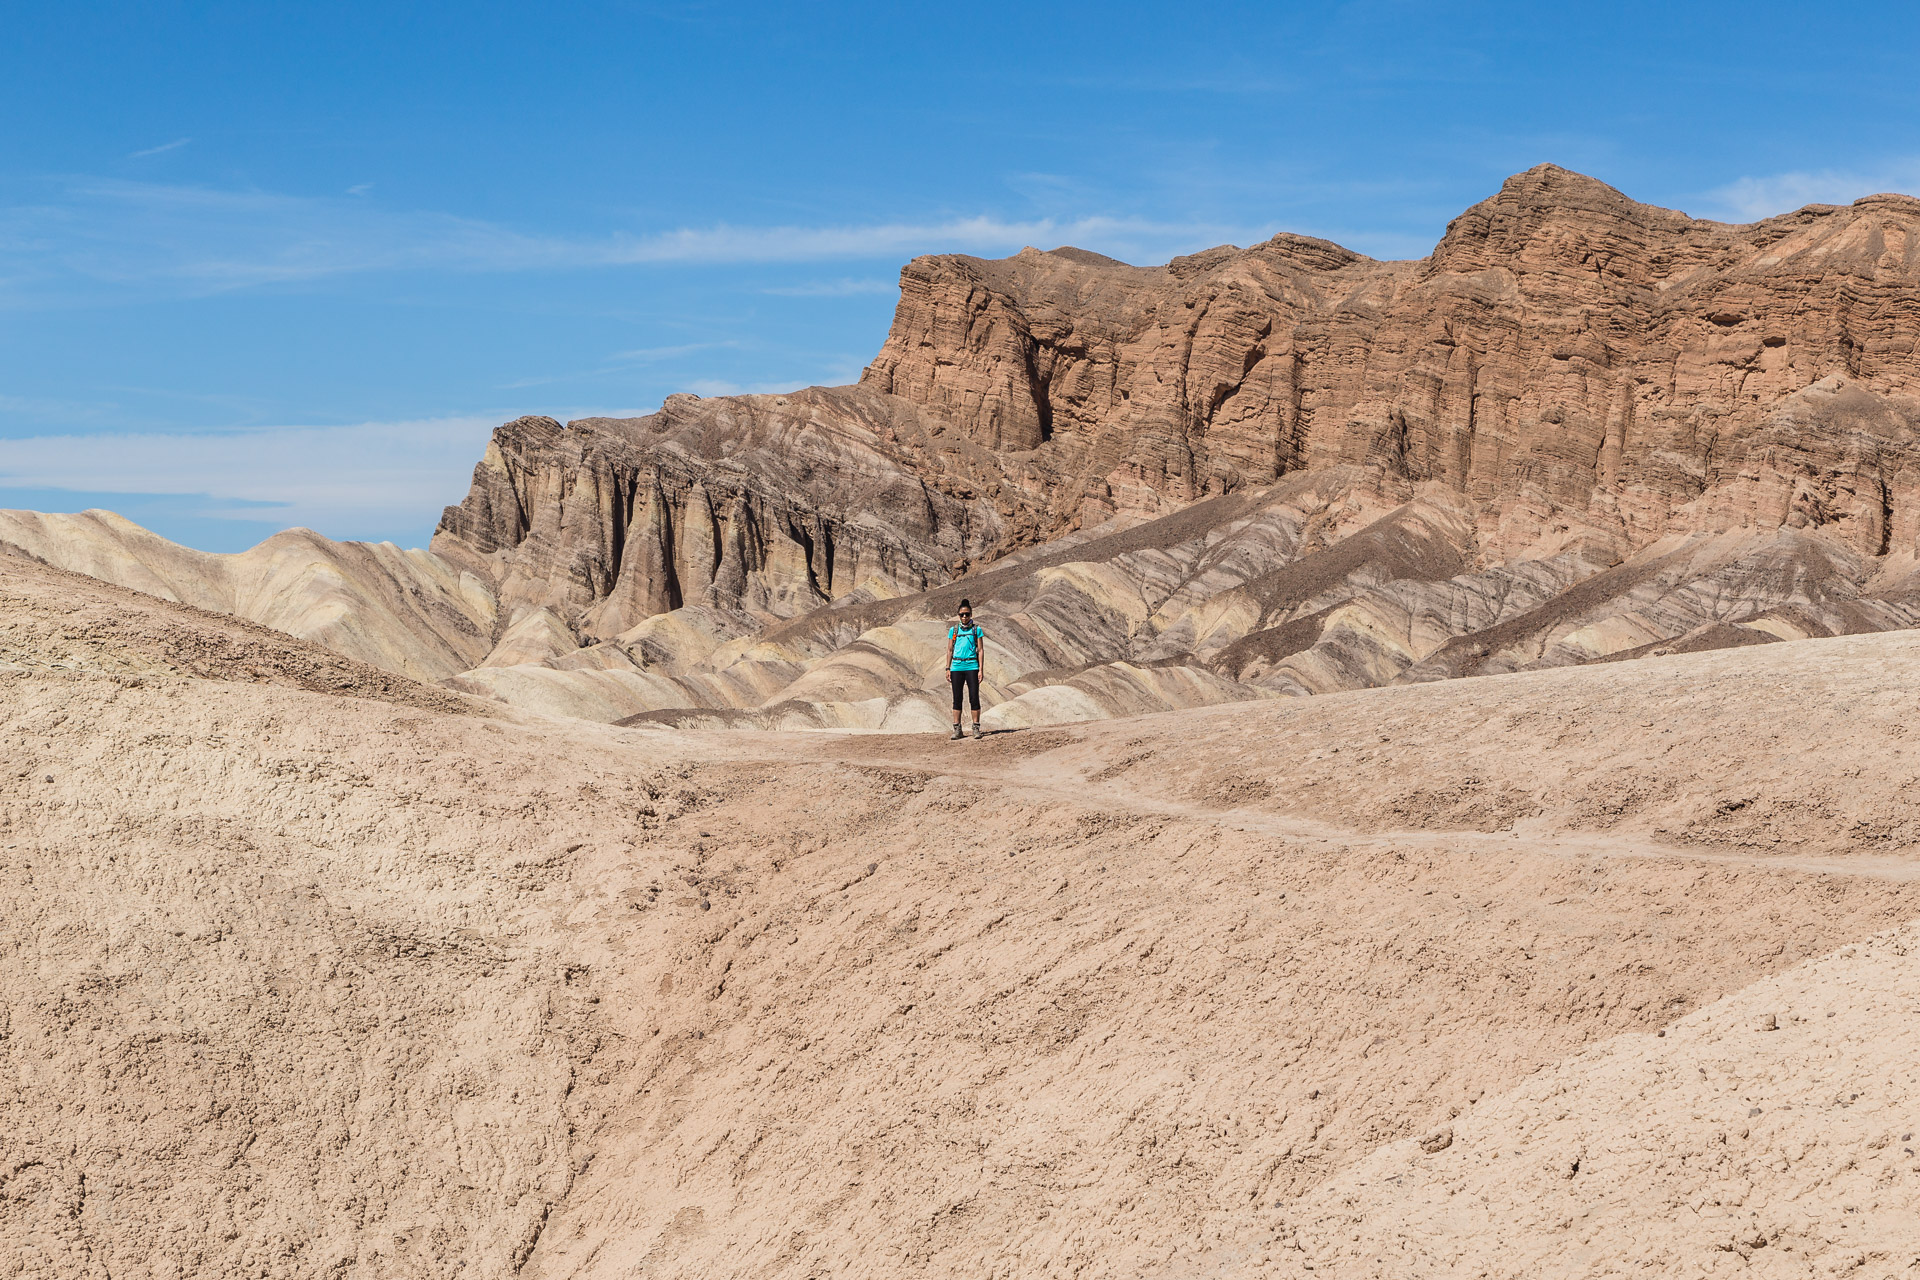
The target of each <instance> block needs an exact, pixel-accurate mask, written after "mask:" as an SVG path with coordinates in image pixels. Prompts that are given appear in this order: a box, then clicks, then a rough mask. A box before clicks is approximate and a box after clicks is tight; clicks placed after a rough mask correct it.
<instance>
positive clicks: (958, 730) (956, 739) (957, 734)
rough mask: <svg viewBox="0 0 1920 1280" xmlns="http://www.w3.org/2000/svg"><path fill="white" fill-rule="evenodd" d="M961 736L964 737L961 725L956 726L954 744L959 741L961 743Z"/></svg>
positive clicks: (954, 728)
mask: <svg viewBox="0 0 1920 1280" xmlns="http://www.w3.org/2000/svg"><path fill="white" fill-rule="evenodd" d="M961 736H962V735H961V733H960V726H959V725H955V726H953V739H952V740H953V741H954V742H958V741H960V738H961Z"/></svg>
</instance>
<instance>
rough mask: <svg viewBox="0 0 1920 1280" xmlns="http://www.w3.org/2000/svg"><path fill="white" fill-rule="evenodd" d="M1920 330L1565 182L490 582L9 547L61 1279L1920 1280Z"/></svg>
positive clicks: (603, 452) (651, 422)
mask: <svg viewBox="0 0 1920 1280" xmlns="http://www.w3.org/2000/svg"><path fill="white" fill-rule="evenodd" d="M1916 341H1920V201H1916V200H1913V199H1910V198H1908V197H1904V196H1875V197H1869V198H1868V199H1865V200H1861V201H1858V202H1856V203H1855V204H1853V205H1850V206H1839V207H1830V206H1813V207H1809V208H1807V209H1803V210H1801V211H1799V212H1797V213H1794V214H1789V215H1785V216H1783V217H1779V218H1773V219H1769V220H1767V221H1764V222H1759V223H1753V224H1749V225H1743V226H1734V225H1727V224H1721V223H1711V222H1702V221H1698V220H1694V219H1690V218H1688V217H1687V216H1685V215H1684V214H1680V213H1677V212H1674V211H1670V210H1663V209H1656V208H1651V207H1648V206H1644V205H1639V204H1636V203H1634V202H1632V201H1630V200H1628V199H1627V198H1625V197H1624V196H1622V195H1620V194H1619V193H1618V192H1615V191H1613V190H1611V189H1610V188H1607V187H1605V186H1603V185H1601V184H1599V183H1597V182H1594V181H1592V180H1590V179H1587V178H1583V177H1581V176H1579V175H1576V174H1571V173H1568V172H1566V171H1564V170H1560V169H1556V168H1553V167H1551V166H1543V167H1542V168H1539V169H1535V170H1530V171H1529V172H1527V173H1524V174H1521V175H1518V176H1516V177H1514V178H1512V179H1510V180H1509V181H1508V182H1507V183H1506V184H1505V186H1504V187H1503V188H1502V189H1501V190H1500V192H1499V193H1497V194H1496V195H1494V196H1492V197H1491V198H1489V199H1488V200H1486V201H1484V202H1482V203H1481V204H1479V205H1476V206H1474V207H1473V208H1472V209H1469V210H1468V211H1466V212H1465V213H1463V214H1462V215H1461V216H1460V217H1459V218H1457V219H1455V220H1454V222H1453V223H1452V224H1451V225H1450V226H1449V228H1448V230H1447V233H1446V236H1445V238H1444V239H1443V240H1442V241H1441V243H1440V244H1439V245H1438V246H1437V247H1436V249H1435V250H1434V252H1433V253H1432V254H1431V255H1429V256H1428V257H1427V258H1425V259H1422V260H1420V261H1418V262H1377V261H1373V260H1371V259H1367V258H1364V257H1362V256H1360V255H1357V254H1353V253H1350V252H1348V251H1346V250H1344V249H1341V248H1339V247H1338V246H1336V245H1332V244H1328V243H1326V242H1322V241H1313V240H1306V239H1303V238H1299V237H1292V236H1281V237H1277V238H1275V239H1274V240H1272V241H1269V242H1267V243H1265V244H1261V245H1256V246H1253V247H1252V248H1247V249H1239V248H1232V247H1227V248H1222V249H1216V250H1211V251H1208V252H1206V253H1202V254H1197V255H1194V256H1192V257H1189V258H1183V259H1177V260H1175V261H1174V262H1172V263H1169V264H1167V265H1165V266H1159V267H1137V266H1129V265H1127V264H1124V263H1119V262H1115V261H1113V260H1111V259H1108V258H1103V257H1101V256H1099V255H1097V254H1092V253H1087V252H1085V251H1082V250H1078V249H1070V248H1062V249H1055V250H1051V251H1046V252H1042V251H1039V250H1031V249H1030V250H1026V251H1023V252H1022V253H1020V254H1018V255H1016V256H1014V257H1012V258H1009V259H1006V260H1003V261H997V262H995V261H985V260H980V259H974V258H965V257H951V256H949V257H934V258H922V259H917V260H915V261H914V262H912V263H910V264H909V265H908V266H907V267H906V269H905V270H904V271H903V272H902V276H901V298H900V302H899V306H898V309H897V311H896V315H895V319H894V323H893V327H892V330H891V332H890V333H889V334H888V336H887V338H886V340H885V343H884V345H883V346H882V348H881V350H880V353H879V355H878V356H877V357H876V359H875V360H874V362H873V363H872V364H871V365H870V366H869V368H868V369H867V371H866V373H865V375H864V376H863V378H862V380H861V382H860V383H859V385H857V386H853V387H840V388H811V389H808V390H806V391H801V392H795V393H792V394H790V395H784V396H743V397H724V398H716V399H706V400H702V399H698V398H695V397H691V396H676V397H673V398H671V399H670V400H669V401H668V402H667V404H666V405H665V406H664V407H663V408H662V409H661V410H660V412H659V413H657V414H653V415H650V416H648V417H646V418H640V419H632V420H613V419H589V420H583V421H579V422H574V423H570V424H567V425H566V426H562V425H561V424H559V423H557V422H554V421H552V420H550V419H545V418H522V419H520V420H518V421H516V422H512V423H509V424H507V425H505V426H503V427H501V428H500V429H499V430H498V431H497V432H496V433H495V436H494V439H493V441H492V443H491V444H490V445H489V447H488V448H487V450H486V454H485V456H484V457H483V458H482V460H481V461H480V463H479V465H478V467H477V468H476V470H475V473H474V480H473V487H472V491H471V493H470V494H469V496H468V498H467V499H466V500H465V501H464V502H463V503H462V504H461V505H459V506H457V507H452V508H449V509H448V510H447V512H446V513H445V515H444V516H443V518H442V520H441V523H440V528H439V532H438V533H437V534H436V536H435V538H434V540H433V544H432V547H431V548H430V549H426V550H401V549H399V548H396V547H393V546H391V545H389V544H379V545H371V544H360V543H336V542H331V541H329V540H327V539H325V538H323V537H320V536H319V535H317V534H314V533H311V532H309V531H306V530H292V531H288V532H286V533H282V534H279V535H277V536H275V537H274V538H271V539H269V540H268V541H267V542H265V543H262V544H261V545H260V546H258V547H255V548H254V549H252V550H251V551H248V552H245V553H242V554H239V555H211V554H207V553H202V552H198V551H193V550H191V549H188V548H184V547H180V546H177V545H175V544H173V543H170V542H168V541H166V540H164V539H162V538H160V537H157V536H156V535H154V534H151V533H149V532H147V531H145V530H142V529H140V528H138V527H137V526H134V525H132V524H130V523H129V522H127V521H125V520H123V519H121V518H119V517H118V516H114V515H112V514H111V513H107V512H88V513H85V514H82V515H45V514H39V513H33V512H0V781H4V784H5V785H3V786H0V926H3V927H0V1275H8V1276H25V1277H36V1278H39V1277H69V1276H87V1277H115V1278H118V1277H129V1278H134V1277H138V1278H142V1280H160V1278H162V1277H166V1278H169V1280H171V1278H180V1277H201V1276H209V1277H223V1278H225V1277H233V1278H235V1280H238V1278H239V1277H288V1278H291V1277H308V1276H328V1277H351V1278H354V1280H360V1278H363V1277H364V1278H373V1277H381V1278H384V1277H421V1276H446V1277H453V1276H463V1277H511V1276H520V1277H545V1278H549V1280H557V1278H558V1277H563V1276H564V1277H581V1278H585V1277H608V1278H609V1280H611V1278H614V1277H620V1278H622V1280H625V1278H630V1277H696V1276H697V1277H765V1278H766V1280H803V1278H811V1277H819V1276H827V1275H846V1276H876V1277H878V1276H886V1277H897V1276H929V1277H961V1276H965V1277H1007V1278H1009V1280H1012V1278H1016V1277H1017V1278H1020V1280H1025V1278H1026V1277H1063V1278H1064V1277H1076V1278H1078V1280H1096V1278H1105V1277H1113V1278H1115V1280H1120V1278H1128V1280H1131V1278H1133V1277H1164V1278H1167V1280H1172V1278H1174V1277H1214V1276H1220V1277H1225V1276H1298V1277H1306V1276H1309V1275H1311V1276H1314V1277H1327V1276H1332V1277H1354V1278H1359V1277H1376V1278H1379V1280H1388V1278H1393V1280H1401V1278H1424V1277H1433V1278H1435V1280H1439V1278H1441V1277H1448V1278H1452V1277H1462V1278H1464V1277H1501V1278H1512V1280H1521V1278H1522V1277H1525V1278H1527V1280H1535V1278H1537V1277H1552V1278H1561V1277H1566V1278H1573V1277H1582V1278H1584V1277H1602V1276H1630V1275H1631V1276H1640V1275H1660V1276H1733V1275H1751V1276H1760V1277H1828V1276H1835V1275H1842V1276H1855V1277H1896V1276H1911V1275H1915V1274H1920V1157H1916V1155H1915V1152H1916V1150H1920V1146H1917V1145H1916V1137H1915V1135H1916V1133H1920V1065H1916V1064H1920V951H1917V950H1916V948H1920V933H1916V930H1917V929H1920V855H1917V854H1916V849H1917V848H1920V804H1917V803H1916V785H1920V784H1916V783H1915V781H1914V778H1915V771H1914V765H1915V764H1916V763H1920V730H1916V729H1915V728H1914V715H1913V709H1914V706H1915V699H1916V694H1915V692H1914V691H1915V690H1916V689H1920V634H1916V633H1915V631H1913V630H1912V629H1911V628H1912V627H1913V625H1914V623H1915V622H1916V620H1920V578H1917V577H1916V570H1917V569H1920V564H1916V556H1917V554H1920V436H1917V435H1916V429H1917V428H1920V399H1916V395H1920V388H1917V387H1915V386H1914V385H1912V383H1913V382H1914V379H1915V377H1916V370H1920V364H1916V363H1915V360H1914V348H1915V343H1916ZM962 596H966V597H969V598H970V599H971V600H972V601H973V603H974V605H975V607H976V610H977V612H978V615H979V616H980V618H981V621H982V622H983V624H984V625H985V627H986V630H987V645H986V679H985V685H986V693H987V699H988V710H987V712H986V714H985V717H984V723H985V725H986V727H987V728H988V729H989V730H990V732H989V733H988V734H987V736H986V737H985V738H984V739H982V740H980V741H970V742H965V743H952V742H948V741H947V740H946V736H945V733H944V729H945V725H946V718H947V711H946V692H947V691H946V675H945V670H944V655H945V636H946V626H947V623H948V620H949V619H950V617H951V616H952V613H953V609H954V606H955V605H956V604H957V602H958V601H959V600H960V598H961V597H962ZM1459 677H1475V678H1459ZM747 730H751V731H750V732H749V731H747ZM819 730H834V731H835V732H819ZM849 731H852V732H849Z"/></svg>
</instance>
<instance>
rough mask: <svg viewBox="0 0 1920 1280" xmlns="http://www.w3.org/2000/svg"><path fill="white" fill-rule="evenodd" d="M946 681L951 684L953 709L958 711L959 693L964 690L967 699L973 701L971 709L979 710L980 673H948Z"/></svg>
mask: <svg viewBox="0 0 1920 1280" xmlns="http://www.w3.org/2000/svg"><path fill="white" fill-rule="evenodd" d="M947 679H949V680H951V681H952V682H953V709H954V710H955V711H958V710H959V709H960V691H961V690H962V689H965V690H966V691H967V697H969V698H971V699H972V700H973V709H974V710H975V711H978V710H979V709H980V673H979V672H978V671H949V672H947Z"/></svg>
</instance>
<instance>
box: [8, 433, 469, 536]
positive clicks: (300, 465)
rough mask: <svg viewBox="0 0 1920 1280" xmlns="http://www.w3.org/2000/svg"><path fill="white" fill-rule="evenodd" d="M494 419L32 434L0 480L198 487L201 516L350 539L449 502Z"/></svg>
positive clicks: (414, 520) (13, 452) (99, 489)
mask: <svg viewBox="0 0 1920 1280" xmlns="http://www.w3.org/2000/svg"><path fill="white" fill-rule="evenodd" d="M497 421H498V419H496V418H493V417H485V418H481V417H452V418H431V419H425V420H420V421H410V422H365V423H359V424H356V425H352V426H320V427H314V426H291V427H265V428H259V429H253V430H245V431H217V432H214V431H209V432H139V433H128V434H122V435H85V436H72V435H48V436H34V437H29V438H26V439H14V440H8V441H6V442H5V444H4V446H3V447H0V487H4V488H17V489H56V490H70V491H74V492H79V493H87V494H114V493H124V494H179V495H201V496H204V497H205V498H207V499H208V506H207V509H206V510H205V511H203V512H200V513H199V514H201V515H205V516H214V517H224V518H228V519H235V520H252V521H259V520H268V521H272V522H274V523H277V524H280V525H283V526H287V525H307V526H309V527H311V528H315V529H319V530H320V531H321V532H323V533H328V534H331V535H332V536H335V537H352V536H356V534H357V533H358V532H359V531H362V530H368V529H392V528H406V527H413V526H416V525H418V523H419V522H420V519H421V516H422V513H431V512H434V511H437V510H438V509H439V508H440V507H441V506H444V505H446V504H447V503H450V502H457V501H459V499H460V497H461V496H462V494H463V493H464V492H465V489H466V478H467V476H468V475H469V474H470V473H471V471H472V468H473V464H474V462H475V460H477V459H478V458H479V457H480V454H481V452H482V450H483V449H484V448H485V447H486V441H487V434H488V432H489V430H490V429H491V428H492V427H493V426H494V425H496V423H497Z"/></svg>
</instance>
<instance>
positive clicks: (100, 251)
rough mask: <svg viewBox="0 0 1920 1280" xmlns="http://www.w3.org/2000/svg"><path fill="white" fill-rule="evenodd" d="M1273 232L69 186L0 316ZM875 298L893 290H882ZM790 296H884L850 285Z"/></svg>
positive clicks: (6, 250)
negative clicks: (349, 289)
mask: <svg viewBox="0 0 1920 1280" xmlns="http://www.w3.org/2000/svg"><path fill="white" fill-rule="evenodd" d="M1270 232H1271V229H1270V228H1247V227H1230V226H1225V225H1217V224H1210V223H1204V222H1167V221H1154V220H1150V219H1141V218H1129V217H1112V216H1105V215H1088V216H1082V217H1074V218H1036V219H1007V218H1002V217H997V216H994V215H991V214H984V213H981V214H969V215H962V216H953V217H944V218H936V219H924V220H897V221H883V222H877V223H871V224H851V223H850V224H844V225H829V226H801V225H780V226H739V225H733V224H727V223H720V224H715V225H711V226H705V227H680V228H674V229H670V230H664V231H651V232H649V231H637V230H631V229H613V230H609V231H607V232H606V233H604V234H600V235H589V236H560V235H551V234H541V233H531V232H523V231H519V230H516V229H514V228H512V227H507V226H503V225H500V224H498V223H493V222H487V221H483V220H480V219H474V218H464V217H459V216H456V215H453V214H446V213H438V212H431V211H408V210H393V209H389V208H386V207H384V206H381V205H379V204H378V203H376V202H373V201H371V200H370V199H369V198H368V197H367V196H365V195H360V196H356V197H344V196H342V197H308V196H289V195H284V194H279V193H275V192H268V191H259V190H235V189H221V188H212V187H201V186H189V185H179V184H166V183H148V182H129V181H124V180H116V179H99V178H87V179H69V180H66V181H63V182H61V183H57V184H54V186H53V187H52V189H50V190H49V191H48V192H47V193H46V198H45V199H43V200H41V201H38V202H36V203H32V204H16V205H13V206H11V207H0V304H10V305H13V306H16V307H17V306H31V305H36V304H40V305H45V304H57V303H58V302H59V301H60V300H61V299H63V298H68V297H71V296H72V295H74V294H76V293H80V294H85V295H89V300H92V299H94V298H97V297H98V296H99V295H100V294H102V293H105V294H109V295H111V294H121V293H129V292H132V293H138V294H145V295H151V294H154V293H164V294H173V293H189V294H209V293H218V292H224V291H230V290H235V289H247V288H259V287H268V286H273V285H287V284H297V283H300V282H305V281H314V280H320V279H324V278H327V277H333V276H343V275H352V274H362V273H370V272H400V271H466V272H518V271H541V270H546V271H554V270H587V269H595V268H608V267H632V268H644V267H670V266H699V265H708V266H714V265H720V266H724V265H736V266H743V265H773V264H803V263H810V262H831V261H862V260H864V261H885V262H889V263H892V262H897V261H899V260H901V259H902V258H906V257H910V256H913V255H915V254H921V253H938V252H962V253H980V254H995V255H999V254H1005V253H1010V252H1012V251H1014V250H1016V249H1019V248H1021V247H1022V246H1024V245H1029V244H1032V245H1038V246H1041V247H1052V246H1055V245H1059V244H1076V245H1079V246H1081V247H1083V248H1090V249H1096V250H1098V251H1099V252H1102V253H1105V254H1108V255H1110V256H1113V257H1117V258H1122V259H1125V260H1128V261H1135V262H1139V261H1164V260H1166V259H1167V258H1168V257H1170V256H1172V255H1174V254H1176V253H1184V252H1190V251H1192V250H1194V249H1197V248H1203V247H1206V246H1210V245H1213V244H1219V243H1222V242H1225V241H1229V240H1233V241H1237V242H1239V243H1249V242H1252V241H1254V240H1258V239H1262V238H1264V237H1265V236H1266V235H1268V234H1270ZM884 287H885V289H888V290H890V289H891V287H892V286H891V284H886V285H885V286H884ZM791 289H792V292H793V293H794V294H795V296H838V295H841V294H851V293H864V292H869V291H872V292H880V291H882V282H880V281H877V280H869V279H867V278H849V279H845V280H840V281H835V282H829V283H826V284H822V285H815V286H792V287H791Z"/></svg>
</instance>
